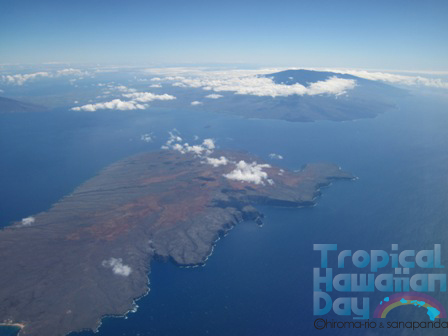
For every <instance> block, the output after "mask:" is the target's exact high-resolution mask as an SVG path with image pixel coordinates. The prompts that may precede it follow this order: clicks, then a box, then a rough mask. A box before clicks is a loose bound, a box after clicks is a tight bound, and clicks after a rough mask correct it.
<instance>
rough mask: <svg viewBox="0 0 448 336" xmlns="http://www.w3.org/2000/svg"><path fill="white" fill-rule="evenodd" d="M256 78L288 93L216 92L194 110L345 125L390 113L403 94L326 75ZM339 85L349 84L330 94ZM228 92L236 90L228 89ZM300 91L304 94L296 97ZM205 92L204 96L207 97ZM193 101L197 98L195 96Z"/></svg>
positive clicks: (372, 83)
mask: <svg viewBox="0 0 448 336" xmlns="http://www.w3.org/2000/svg"><path fill="white" fill-rule="evenodd" d="M257 77H259V78H268V79H271V80H272V84H271V85H272V90H273V94H279V93H278V92H276V91H275V90H279V91H282V92H283V91H284V92H290V93H289V94H288V95H286V94H285V95H278V96H269V92H263V93H262V94H261V93H256V92H254V93H252V94H249V93H247V94H243V93H238V92H237V93H235V92H232V91H229V92H227V91H219V93H220V94H221V95H222V97H221V98H219V99H203V100H204V101H205V100H206V101H205V102H204V104H203V105H197V106H195V109H200V110H204V111H213V112H216V113H225V114H232V115H239V116H242V117H245V118H255V119H277V120H286V121H291V122H313V121H319V120H331V121H349V120H357V119H366V118H374V117H376V116H378V115H379V114H381V113H384V112H386V111H390V110H393V109H395V108H396V101H397V98H399V97H403V96H405V95H406V94H407V93H406V91H405V90H403V89H399V88H397V87H394V86H391V85H388V84H385V83H382V82H379V81H374V80H368V79H364V78H360V77H357V76H353V75H348V74H341V73H336V72H328V71H314V70H286V71H281V72H276V73H271V74H267V75H259V76H257ZM341 83H345V84H347V83H351V85H352V86H351V87H350V88H348V89H347V91H346V92H342V93H337V94H332V93H331V90H332V88H337V87H338V85H340V84H341ZM274 85H277V87H274ZM230 89H233V90H236V89H234V88H232V86H230V85H229V90H230ZM264 89H265V90H266V89H267V88H264ZM248 91H249V92H250V86H249V87H248ZM302 91H304V92H308V93H306V94H300V92H302ZM321 91H322V93H320V92H321ZM205 92H206V93H207V95H208V94H209V93H210V91H205ZM293 92H297V93H293ZM325 92H326V93H325ZM195 99H201V98H200V97H198V96H195Z"/></svg>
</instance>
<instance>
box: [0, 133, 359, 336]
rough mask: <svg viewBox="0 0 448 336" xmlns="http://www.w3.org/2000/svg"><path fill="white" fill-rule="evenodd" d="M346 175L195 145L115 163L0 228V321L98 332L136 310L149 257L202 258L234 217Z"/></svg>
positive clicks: (311, 200) (145, 286) (36, 331)
mask: <svg viewBox="0 0 448 336" xmlns="http://www.w3.org/2000/svg"><path fill="white" fill-rule="evenodd" d="M204 144H206V142H204ZM352 178H353V176H352V175H351V174H350V173H347V172H344V171H342V170H341V169H340V168H339V167H338V166H337V165H334V164H326V163H318V164H308V165H306V166H305V167H303V168H302V169H301V170H299V171H294V172H293V171H287V170H284V169H281V168H279V167H275V166H272V165H269V164H266V163H263V162H262V161H261V160H260V159H259V158H256V157H253V156H252V155H250V154H248V153H245V152H238V151H230V150H216V151H215V150H213V151H212V150H209V149H207V148H205V147H200V146H197V147H196V148H195V147H194V146H190V147H182V146H177V148H176V147H175V146H172V148H169V149H168V150H161V151H157V152H147V153H142V154H138V155H135V156H132V157H129V158H126V159H123V160H121V161H118V162H116V163H114V164H112V165H110V166H108V167H107V168H105V169H104V170H102V171H101V172H100V173H99V174H98V175H97V176H96V177H93V178H91V179H90V180H88V181H86V182H85V183H83V184H82V185H80V186H79V187H78V188H76V189H75V190H74V191H73V192H72V193H71V194H69V195H67V196H65V197H64V198H62V199H61V200H60V201H59V202H57V203H55V204H54V205H52V207H51V208H50V209H49V210H48V211H46V212H42V213H39V214H36V215H35V216H33V217H30V218H27V219H24V220H22V221H21V222H16V223H13V224H12V225H10V226H8V227H6V228H5V229H3V230H1V231H0V255H1V256H2V258H1V261H0V265H1V266H0V268H1V276H0V323H1V324H9V325H16V326H19V327H20V328H21V330H20V335H46V336H56V335H58V336H59V335H66V334H68V333H70V332H72V331H79V330H83V329H93V330H95V329H97V328H98V327H99V325H100V323H101V319H102V317H104V316H111V315H115V316H116V315H125V314H126V313H127V312H129V311H130V310H133V309H135V307H136V304H135V301H136V300H137V299H138V298H140V297H142V296H144V295H145V294H146V293H147V292H148V291H149V278H148V274H149V270H150V262H151V261H152V260H154V259H155V258H161V259H166V260H172V261H174V262H175V263H177V264H179V265H190V266H192V265H200V264H203V263H204V262H205V260H206V259H207V257H208V256H209V255H210V253H211V251H212V248H213V244H214V243H215V242H216V240H217V239H218V238H219V236H220V235H222V234H225V233H226V232H227V231H228V230H230V229H231V228H232V227H233V226H234V225H236V224H237V223H239V222H241V221H245V220H253V221H256V222H257V223H261V221H262V217H263V215H262V214H261V213H260V212H259V211H258V210H257V209H256V208H254V206H256V205H257V204H265V205H272V206H287V207H302V206H311V205H314V204H315V199H316V197H317V196H318V195H319V193H320V191H319V189H320V187H322V186H326V185H329V184H330V183H331V181H333V180H336V179H352Z"/></svg>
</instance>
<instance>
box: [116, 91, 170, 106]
mask: <svg viewBox="0 0 448 336" xmlns="http://www.w3.org/2000/svg"><path fill="white" fill-rule="evenodd" d="M123 97H126V98H131V99H132V100H133V101H137V102H140V103H147V102H150V101H153V100H173V99H176V97H174V96H171V95H169V94H166V93H165V94H162V95H157V94H154V93H151V92H134V93H126V94H123Z"/></svg>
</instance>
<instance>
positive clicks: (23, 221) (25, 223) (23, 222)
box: [22, 217, 36, 226]
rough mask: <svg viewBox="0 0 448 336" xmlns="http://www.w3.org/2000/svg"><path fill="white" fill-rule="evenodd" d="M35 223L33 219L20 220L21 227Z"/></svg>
mask: <svg viewBox="0 0 448 336" xmlns="http://www.w3.org/2000/svg"><path fill="white" fill-rule="evenodd" d="M35 221H36V219H35V218H34V217H26V218H23V219H22V225H23V226H30V225H31V224H33V223H34V222H35Z"/></svg>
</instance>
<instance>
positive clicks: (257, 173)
mask: <svg viewBox="0 0 448 336" xmlns="http://www.w3.org/2000/svg"><path fill="white" fill-rule="evenodd" d="M270 167H271V166H270V165H268V164H257V163H256V162H252V163H247V162H245V161H244V160H241V161H240V162H238V163H237V164H236V166H235V169H234V170H232V171H231V172H230V173H228V174H224V177H226V178H228V179H229V180H235V181H241V182H249V183H255V184H264V182H265V181H266V182H268V183H269V184H273V183H274V182H273V181H272V180H271V179H268V174H267V173H266V172H264V171H263V168H270Z"/></svg>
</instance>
